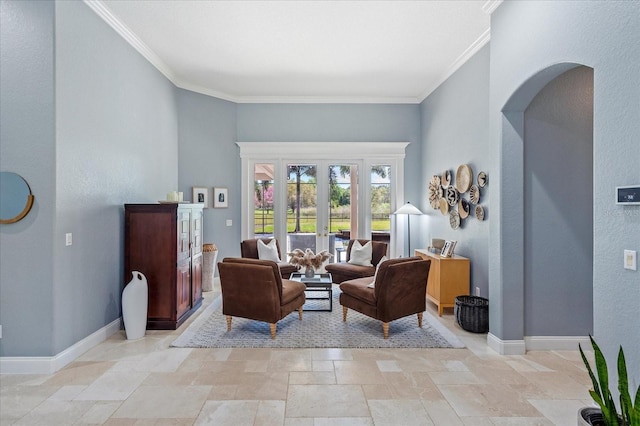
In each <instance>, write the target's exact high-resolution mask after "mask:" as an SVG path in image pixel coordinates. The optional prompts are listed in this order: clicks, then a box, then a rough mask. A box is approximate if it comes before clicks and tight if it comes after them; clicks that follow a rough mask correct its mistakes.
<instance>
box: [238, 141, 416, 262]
mask: <svg viewBox="0 0 640 426" xmlns="http://www.w3.org/2000/svg"><path fill="white" fill-rule="evenodd" d="M236 144H237V145H238V146H239V147H240V159H241V162H242V166H241V173H242V177H241V188H242V190H241V194H242V198H241V203H240V204H241V212H242V218H241V228H240V231H241V238H242V239H243V240H244V239H246V238H249V237H250V235H251V236H252V235H253V233H250V232H249V230H251V229H253V207H252V206H253V182H254V166H255V164H256V163H273V164H274V176H281V175H283V174H284V173H285V171H284V170H285V167H286V163H287V162H290V161H291V159H296V161H298V159H301V160H302V159H310V158H312V159H316V160H333V161H338V162H340V161H345V162H348V161H352V162H358V163H360V164H363V166H364V170H371V166H373V165H375V164H389V165H390V166H391V170H392V176H391V188H392V191H391V211H392V212H394V211H396V210H397V209H398V206H401V205H403V204H404V158H405V150H406V147H407V145H409V142H236ZM361 177H362V178H363V179H365V182H364V185H363V186H362V188H364V193H363V197H361V199H360V200H359V205H358V212H359V213H358V215H359V217H358V220H359V223H361V224H363V226H362V227H360V228H359V230H358V233H359V235H358V237H362V236H364V235H370V233H371V222H370V220H367V218H366V217H365V214H366V213H367V212H368V208H367V206H368V205H369V204H368V203H369V202H370V201H369V200H370V199H371V182H370V179H371V174H370V173H362V174H361ZM278 180H281V179H276V182H275V185H276V186H275V188H274V189H275V190H276V191H277V194H280V195H279V196H278V202H276V203H275V205H274V215H276V216H275V217H278V216H277V215H278V213H279V211H278V210H279V209H280V208H282V207H281V206H282V205H285V204H282V201H283V199H284V201H285V203H286V191H283V190H282V189H281V188H278V186H279V185H282V182H278ZM396 227H397V225H396V221H395V220H393V216H392V218H391V235H392V238H391V241H390V247H389V253H390V254H391V256H392V257H396V252H397V247H404V233H403V232H399V231H398V229H396ZM276 238H278V239H281V238H282V237H281V236H279V235H276Z"/></svg>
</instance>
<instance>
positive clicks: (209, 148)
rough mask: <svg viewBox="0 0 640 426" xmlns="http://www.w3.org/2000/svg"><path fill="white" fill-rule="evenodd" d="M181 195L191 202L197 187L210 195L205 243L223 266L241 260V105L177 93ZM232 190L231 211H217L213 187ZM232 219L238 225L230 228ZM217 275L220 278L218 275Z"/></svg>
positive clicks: (230, 194)
mask: <svg viewBox="0 0 640 426" xmlns="http://www.w3.org/2000/svg"><path fill="white" fill-rule="evenodd" d="M177 101H178V122H179V125H178V139H179V151H178V152H179V156H178V158H179V165H180V166H179V173H178V183H179V188H180V189H179V190H180V191H182V192H184V198H185V200H187V199H188V200H191V199H192V198H193V197H192V196H191V195H192V188H193V187H194V186H199V187H207V188H208V189H209V208H207V209H204V237H203V238H204V242H205V243H214V244H216V245H217V246H218V260H222V258H223V257H225V256H240V217H241V216H240V215H241V212H240V156H239V152H240V150H239V149H238V146H237V145H236V143H235V142H236V104H234V103H232V102H227V101H223V100H220V99H216V98H212V97H210V96H205V95H200V94H198V93H194V92H190V91H187V90H183V89H177ZM214 186H216V187H226V188H229V208H226V209H214V208H212V203H213V199H212V198H211V197H212V196H213V187H214ZM227 219H231V220H232V221H233V225H232V226H231V227H228V226H226V220H227ZM216 274H217V273H216Z"/></svg>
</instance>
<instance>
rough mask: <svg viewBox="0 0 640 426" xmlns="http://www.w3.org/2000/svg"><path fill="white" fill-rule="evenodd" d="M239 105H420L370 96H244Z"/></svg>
mask: <svg viewBox="0 0 640 426" xmlns="http://www.w3.org/2000/svg"><path fill="white" fill-rule="evenodd" d="M236 102H237V103H239V104H250V103H259V104H281V103H287V104H419V103H420V102H421V100H420V99H419V98H417V97H412V96H406V97H370V96H353V97H348V96H242V97H240V98H238V99H237V100H236Z"/></svg>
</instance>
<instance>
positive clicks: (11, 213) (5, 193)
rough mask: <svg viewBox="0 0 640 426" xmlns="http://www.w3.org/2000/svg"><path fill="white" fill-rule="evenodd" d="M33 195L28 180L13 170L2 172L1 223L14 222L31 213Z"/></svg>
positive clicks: (0, 181)
mask: <svg viewBox="0 0 640 426" xmlns="http://www.w3.org/2000/svg"><path fill="white" fill-rule="evenodd" d="M33 199H34V197H33V195H32V194H31V189H30V188H29V184H28V183H27V181H26V180H24V179H23V178H22V176H20V175H18V174H15V173H12V172H0V200H2V201H1V202H0V223H14V222H17V221H19V220H20V219H22V218H23V217H25V216H26V215H27V213H29V210H31V206H32V205H33Z"/></svg>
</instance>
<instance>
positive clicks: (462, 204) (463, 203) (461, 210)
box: [458, 198, 471, 219]
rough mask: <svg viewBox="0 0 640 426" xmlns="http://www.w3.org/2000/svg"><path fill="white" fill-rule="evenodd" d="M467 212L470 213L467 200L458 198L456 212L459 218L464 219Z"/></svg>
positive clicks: (467, 214)
mask: <svg viewBox="0 0 640 426" xmlns="http://www.w3.org/2000/svg"><path fill="white" fill-rule="evenodd" d="M469 213H471V206H470V205H469V202H468V201H467V200H466V199H464V198H460V201H458V214H459V215H460V219H466V218H467V216H469Z"/></svg>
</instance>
